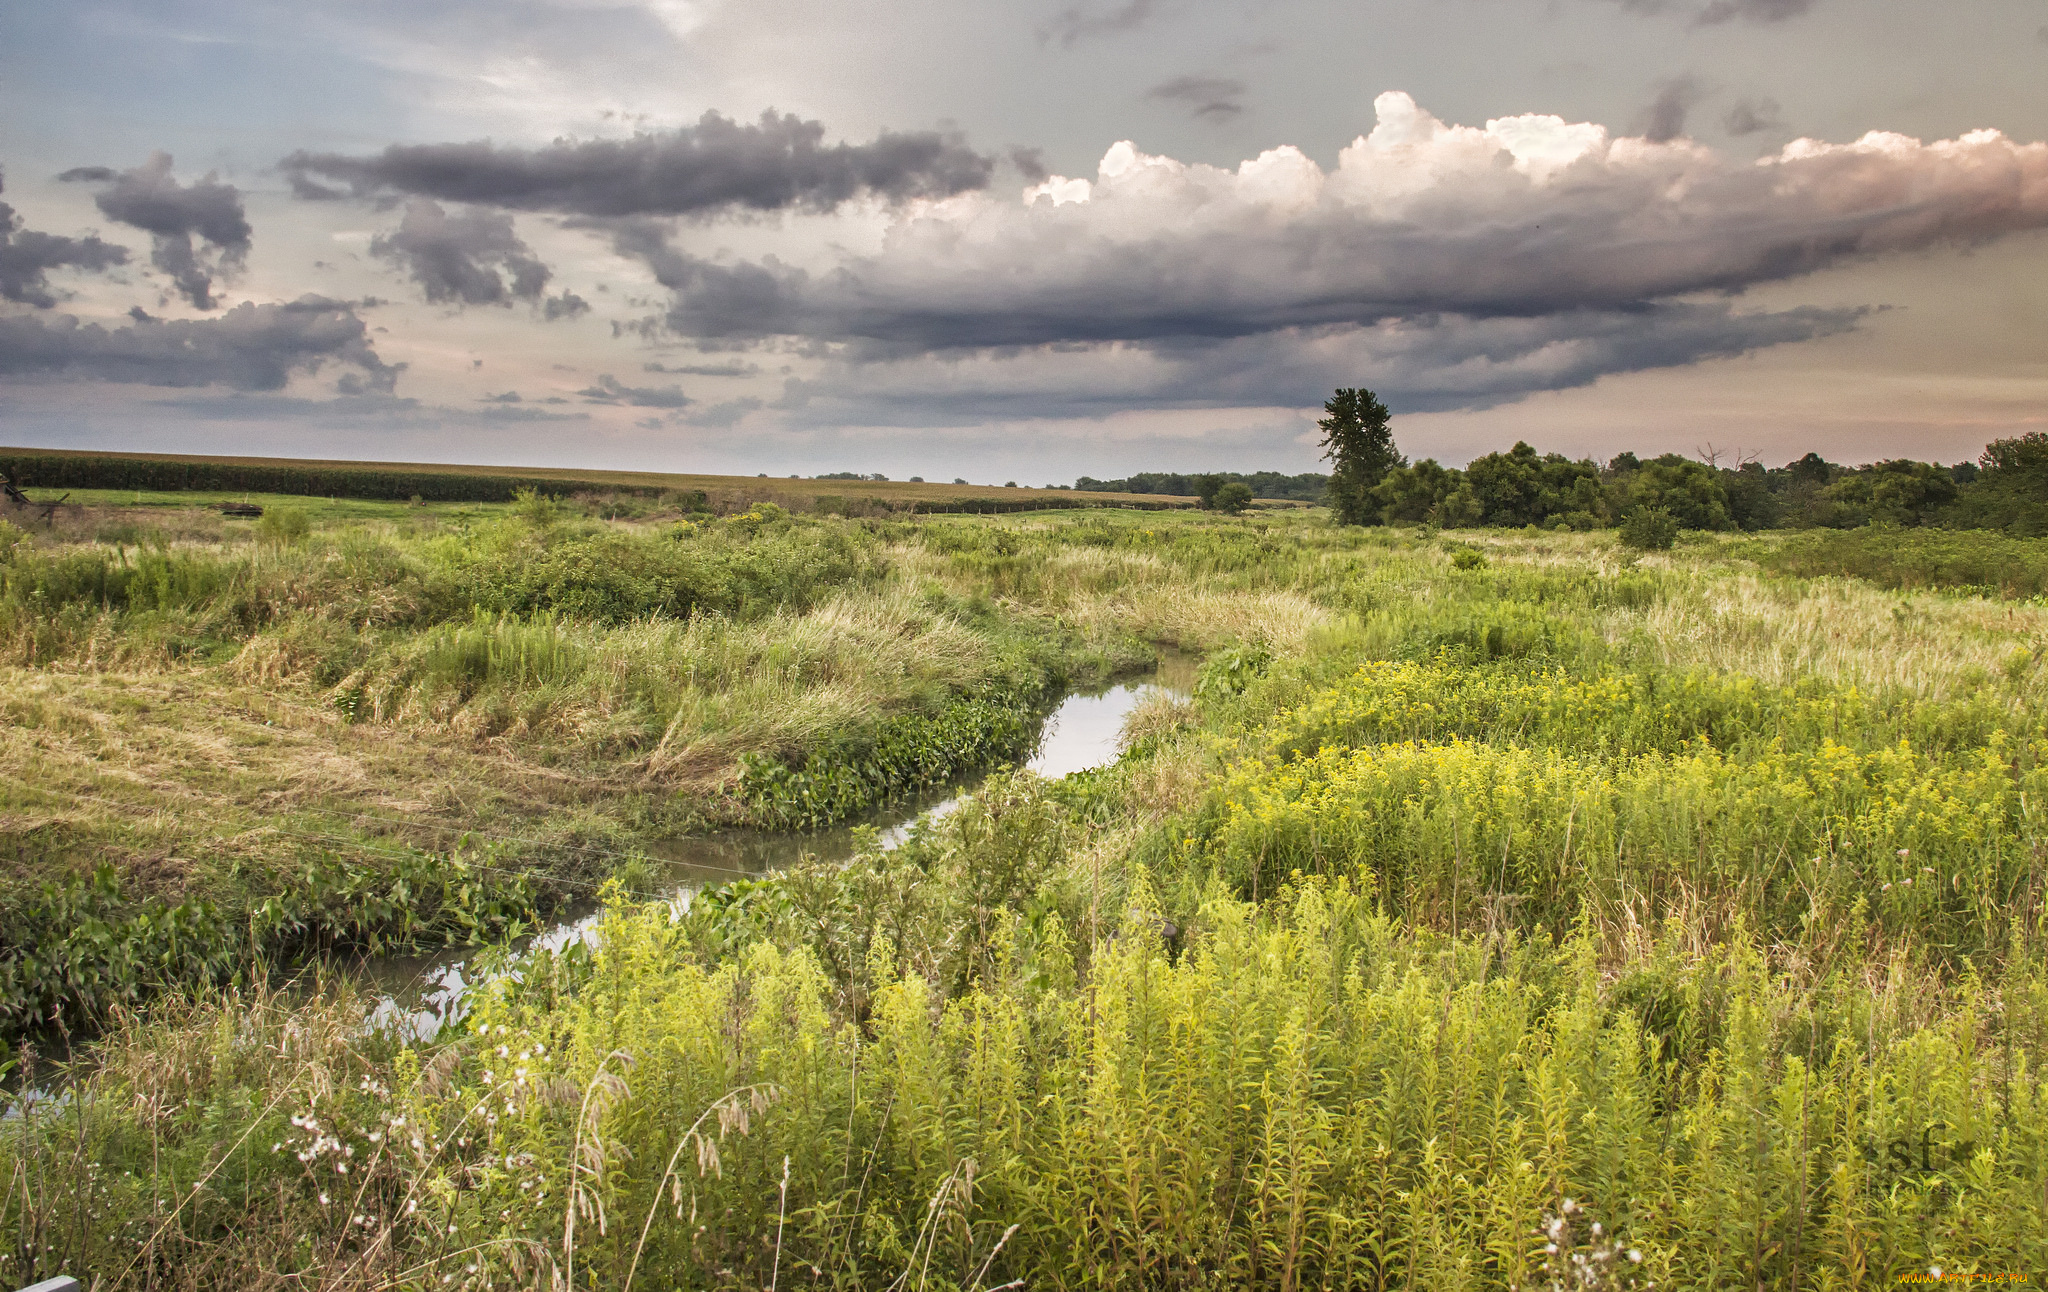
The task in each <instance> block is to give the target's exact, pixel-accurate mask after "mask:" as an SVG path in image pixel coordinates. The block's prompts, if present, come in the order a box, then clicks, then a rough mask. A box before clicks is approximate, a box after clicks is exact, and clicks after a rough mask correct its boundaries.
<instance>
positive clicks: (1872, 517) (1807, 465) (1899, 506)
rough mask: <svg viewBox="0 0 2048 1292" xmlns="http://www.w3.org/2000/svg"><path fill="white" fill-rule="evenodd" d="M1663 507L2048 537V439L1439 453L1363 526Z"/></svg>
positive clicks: (1381, 497)
mask: <svg viewBox="0 0 2048 1292" xmlns="http://www.w3.org/2000/svg"><path fill="white" fill-rule="evenodd" d="M1639 510H1662V511H1665V512H1668V513H1669V514H1670V515H1671V517H1672V518H1673V519H1674V520H1675V521H1676V522H1677V523H1678V525H1679V526H1680V527H1681V528H1684V529H1721V530H1728V529H1743V530H1756V529H1854V528H1857V527H1859V526H1862V525H1869V524H1888V525H1899V526H1905V527H1913V526H1920V525H1947V526H1956V527H1966V528H1986V529H2002V530H2006V531H2008V532H2011V533H2014V534H2020V535H2035V534H2044V533H2048V435H2044V434H2042V433H2040V432H2035V433H2034V434H2031V435H2026V436H2021V437H2019V438H2017V439H2010V440H2000V441H1997V442H1996V443H1994V444H1992V445H1991V446H1990V447H1989V448H1987V449H1986V450H1985V452H1984V456H1983V458H1982V459H1980V460H1979V461H1978V462H1962V463H1957V464H1955V465H1953V466H1941V465H1939V464H1936V463H1931V462H1914V461H1910V460H1907V459H1895V460H1892V461H1886V462H1877V463H1873V464H1871V465H1869V466H1844V465H1841V464H1839V463H1834V462H1829V461H1827V460H1826V459H1825V458H1823V457H1821V456H1820V455H1819V454H1818V453H1809V454H1807V455H1806V456H1805V457H1803V458H1800V459H1799V460H1797V461H1795V462H1792V463H1789V464H1787V465H1785V466H1782V467H1765V466H1764V465H1763V464H1761V463H1759V462H1741V463H1738V464H1737V465H1735V466H1733V467H1728V466H1722V465H1720V464H1718V463H1713V462H1704V461H1699V460H1696V459H1693V458H1687V457H1684V456H1681V455H1679V454H1676V453H1666V454H1663V455H1662V456H1659V457H1654V458H1650V459H1649V460H1647V461H1645V460H1642V459H1640V458H1638V457H1637V456H1636V455H1635V454H1633V453H1622V454H1618V455H1616V456H1615V457H1614V458H1612V459H1610V460H1609V461H1608V462H1607V463H1606V464H1605V465H1599V464H1596V463H1594V462H1593V461H1592V460H1590V459H1586V458H1580V459H1576V460H1575V459H1572V458H1567V457H1565V456H1564V455H1563V454H1561V453H1543V454H1539V453H1537V452H1536V450H1535V449H1533V448H1530V447H1529V446H1528V445H1527V444H1523V443H1517V444H1516V445H1515V446H1514V447H1513V448H1512V449H1509V450H1508V451H1507V452H1505V453H1489V454H1487V455H1486V456H1484V457H1481V458H1475V459H1473V461H1471V462H1470V463H1468V464H1467V465H1466V466H1465V468H1464V470H1462V471H1461V470H1458V469H1457V468H1455V467H1444V466H1439V465H1438V464H1437V463H1436V462H1435V461H1434V460H1433V459H1429V458H1424V459H1423V460H1422V461H1420V462H1416V463H1412V464H1411V463H1408V462H1405V461H1403V462H1401V463H1399V464H1398V465H1395V466H1392V467H1389V468H1388V469H1387V470H1386V471H1385V472H1383V473H1382V474H1381V475H1380V476H1379V477H1378V478H1377V479H1376V480H1374V481H1372V482H1371V483H1370V484H1369V485H1368V486H1367V487H1366V488H1365V489H1364V490H1363V491H1362V496H1361V505H1360V507H1359V508H1358V511H1359V515H1358V516H1357V523H1360V524H1368V525H1370V524H1417V523H1435V524H1439V525H1444V526H1448V527H1456V526H1468V525H1484V526H1515V527H1520V526H1525V525H1535V526H1538V527H1539V528H1544V529H1598V528H1603V527H1606V526H1610V525H1618V524H1620V523H1622V521H1623V520H1625V519H1626V518H1627V517H1628V516H1629V515H1630V514H1631V513H1633V512H1636V511H1639Z"/></svg>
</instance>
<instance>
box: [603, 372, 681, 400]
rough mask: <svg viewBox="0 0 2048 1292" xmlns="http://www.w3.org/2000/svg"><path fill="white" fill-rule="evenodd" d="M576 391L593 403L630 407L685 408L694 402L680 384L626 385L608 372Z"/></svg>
mask: <svg viewBox="0 0 2048 1292" xmlns="http://www.w3.org/2000/svg"><path fill="white" fill-rule="evenodd" d="M576 393H577V394H579V395H581V396H583V398H585V399H587V400H589V401H590V402H591V403H593V404H625V405H627V406H629V407H632V408H687V407H689V406H690V404H691V403H693V402H694V401H693V400H691V398H690V397H689V396H688V395H685V394H684V393H683V388H682V387H681V386H628V385H626V384H625V383H624V382H622V381H620V380H619V379H618V378H617V377H614V376H612V375H611V374H610V373H605V374H604V375H602V376H600V377H599V378H598V379H597V383H596V384H595V385H593V386H589V387H587V388H585V389H583V390H579V391H577V392H576Z"/></svg>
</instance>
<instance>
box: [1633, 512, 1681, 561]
mask: <svg viewBox="0 0 2048 1292" xmlns="http://www.w3.org/2000/svg"><path fill="white" fill-rule="evenodd" d="M1620 537H1621V545H1622V546H1623V547H1632V548H1634V549H1636V550H1637V551H1639V552H1668V551H1670V550H1671V547H1672V545H1673V544H1675V543H1677V542H1678V517H1676V516H1674V515H1672V514H1671V513H1670V512H1669V511H1666V510H1665V509H1664V508H1662V507H1638V508H1636V509H1635V510H1634V511H1632V512H1630V513H1629V514H1628V515H1627V517H1626V518H1624V519H1623V520H1622V522H1621V535H1620Z"/></svg>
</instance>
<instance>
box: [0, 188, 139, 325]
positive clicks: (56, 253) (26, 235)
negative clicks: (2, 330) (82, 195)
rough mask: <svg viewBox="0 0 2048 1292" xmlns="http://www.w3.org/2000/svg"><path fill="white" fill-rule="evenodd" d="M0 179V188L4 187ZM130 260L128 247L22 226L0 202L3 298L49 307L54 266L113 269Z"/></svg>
mask: <svg viewBox="0 0 2048 1292" xmlns="http://www.w3.org/2000/svg"><path fill="white" fill-rule="evenodd" d="M5 186H6V185H5V182H4V180H0V189H4V188H5ZM127 263H128V249H127V248H126V247H118V246H115V245H114V244H113V243H110V242H101V241H100V240H99V239H98V238H95V237H84V238H67V237H64V236H63V235H61V234H55V233H41V232H38V231H37V230H34V229H25V228H23V227H22V222H21V217H20V216H19V215H16V214H15V212H14V208H13V207H11V206H9V205H8V204H7V203H5V202H0V299H5V300H10V301H13V302H15V303H16V304H17V305H33V306H35V307H37V308H38V309H49V308H50V307H51V306H53V305H55V304H56V303H57V298H56V297H55V296H54V295H52V294H51V292H50V277H49V273H50V271H51V270H52V269H84V270H88V271H96V270H101V269H111V268H112V267H113V266H115V265H124V264H127Z"/></svg>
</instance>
